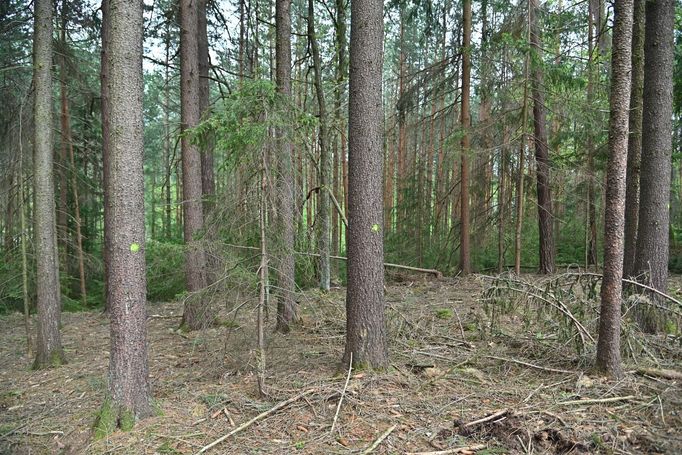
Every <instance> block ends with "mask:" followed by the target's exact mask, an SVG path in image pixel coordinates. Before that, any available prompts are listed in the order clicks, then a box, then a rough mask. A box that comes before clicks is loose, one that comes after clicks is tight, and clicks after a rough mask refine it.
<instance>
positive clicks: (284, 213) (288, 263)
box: [275, 0, 298, 333]
mask: <svg viewBox="0 0 682 455" xmlns="http://www.w3.org/2000/svg"><path fill="white" fill-rule="evenodd" d="M290 7H291V0H276V4H275V25H276V31H275V33H276V43H275V54H276V56H275V58H276V79H277V90H278V91H279V93H280V94H281V95H282V96H283V97H284V98H286V99H289V98H291V14H290ZM288 136H289V135H288V132H287V131H286V130H285V129H284V128H282V127H280V128H278V129H277V142H278V145H279V159H278V161H277V163H278V170H279V175H278V176H279V178H278V181H277V186H278V188H277V191H278V211H279V216H278V220H279V222H280V223H281V226H280V229H279V231H280V233H281V242H280V251H279V252H278V256H279V257H278V261H277V267H278V278H279V279H278V285H279V288H280V298H279V299H278V301H277V329H276V330H277V331H279V332H283V333H286V332H288V331H289V330H291V325H292V324H293V323H295V322H296V320H297V319H298V315H297V313H298V311H297V308H296V301H295V300H294V295H295V287H296V282H295V262H294V240H295V231H294V185H295V182H294V170H293V147H292V144H291V141H290V140H289V138H288Z"/></svg>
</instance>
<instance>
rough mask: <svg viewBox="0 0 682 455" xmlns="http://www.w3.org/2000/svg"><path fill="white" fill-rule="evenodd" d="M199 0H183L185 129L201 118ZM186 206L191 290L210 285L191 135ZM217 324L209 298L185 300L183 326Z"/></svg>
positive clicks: (185, 162) (186, 142) (185, 144)
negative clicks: (200, 235) (201, 238)
mask: <svg viewBox="0 0 682 455" xmlns="http://www.w3.org/2000/svg"><path fill="white" fill-rule="evenodd" d="M197 2H198V0H181V2H180V78H181V86H180V111H181V114H180V116H181V127H180V128H181V131H183V132H184V131H186V130H187V129H189V128H193V127H195V126H196V125H197V124H198V123H199V119H200V115H201V112H200V106H199V43H198V33H197V28H198V27H197V25H198V16H197V6H198V4H197ZM181 147H182V207H183V221H184V231H183V232H184V238H185V248H186V250H185V255H186V256H185V281H186V283H187V290H188V291H189V292H197V291H200V290H201V289H203V288H204V287H205V285H206V256H205V253H204V250H203V247H202V245H201V244H200V242H199V241H198V240H197V235H198V233H199V232H200V231H201V230H203V228H204V214H203V207H202V202H201V201H202V180H201V154H200V153H199V149H198V147H197V146H196V145H194V144H192V142H191V141H190V138H189V137H187V136H186V135H183V136H182V140H181ZM212 323H213V311H212V308H211V305H210V302H209V301H206V302H204V299H202V298H201V297H199V296H197V295H194V296H190V297H189V298H188V299H187V300H186V301H185V309H184V313H183V315H182V323H181V326H182V327H183V328H184V329H186V330H197V329H202V328H204V327H207V326H209V325H211V324H212Z"/></svg>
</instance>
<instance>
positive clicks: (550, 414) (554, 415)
mask: <svg viewBox="0 0 682 455" xmlns="http://www.w3.org/2000/svg"><path fill="white" fill-rule="evenodd" d="M542 413H543V414H546V415H548V416H550V417H554V418H555V419H557V420H558V421H559V422H561V424H562V425H563V426H565V427H567V426H568V425H567V424H566V421H565V420H564V419H562V418H561V417H560V416H558V415H556V414H554V413H553V412H549V411H542Z"/></svg>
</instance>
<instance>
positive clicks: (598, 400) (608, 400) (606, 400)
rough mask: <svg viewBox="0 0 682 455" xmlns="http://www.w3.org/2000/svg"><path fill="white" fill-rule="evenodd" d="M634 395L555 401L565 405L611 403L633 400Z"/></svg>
mask: <svg viewBox="0 0 682 455" xmlns="http://www.w3.org/2000/svg"><path fill="white" fill-rule="evenodd" d="M635 398H637V397H635V396H634V395H628V396H626V397H611V398H594V399H589V400H570V401H562V402H560V403H557V404H559V405H562V406H567V405H571V404H598V403H613V402H614V401H629V400H634V399H635Z"/></svg>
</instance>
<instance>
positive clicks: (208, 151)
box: [196, 0, 215, 218]
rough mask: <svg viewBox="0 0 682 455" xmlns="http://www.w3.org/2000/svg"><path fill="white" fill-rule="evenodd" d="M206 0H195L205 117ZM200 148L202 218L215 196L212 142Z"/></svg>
mask: <svg viewBox="0 0 682 455" xmlns="http://www.w3.org/2000/svg"><path fill="white" fill-rule="evenodd" d="M207 1H208V0H196V2H197V6H198V19H197V20H198V22H197V29H198V32H199V34H198V51H199V113H200V114H199V115H200V118H203V117H206V116H207V115H208V114H209V110H210V95H211V93H210V87H209V79H208V70H209V55H208V30H207V26H208V24H207V20H206V2H207ZM208 142H209V143H207V144H205V145H204V146H203V147H202V149H201V193H202V195H203V209H204V218H206V217H207V216H208V214H209V213H210V211H211V209H212V207H213V198H214V196H215V176H214V170H213V166H214V164H213V162H214V157H213V144H212V143H211V141H210V140H209V141H208Z"/></svg>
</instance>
